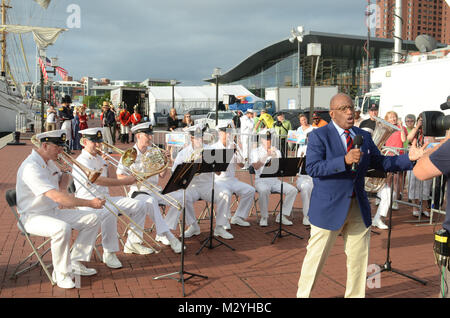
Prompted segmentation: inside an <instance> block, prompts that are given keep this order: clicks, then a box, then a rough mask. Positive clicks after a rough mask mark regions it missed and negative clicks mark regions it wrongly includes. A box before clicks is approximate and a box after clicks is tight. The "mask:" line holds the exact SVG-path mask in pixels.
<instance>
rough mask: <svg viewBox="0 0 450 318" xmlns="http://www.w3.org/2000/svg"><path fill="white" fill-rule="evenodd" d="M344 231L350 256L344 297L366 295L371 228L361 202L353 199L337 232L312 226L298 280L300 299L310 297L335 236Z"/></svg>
mask: <svg viewBox="0 0 450 318" xmlns="http://www.w3.org/2000/svg"><path fill="white" fill-rule="evenodd" d="M330 213H332V211H330ZM341 232H342V235H343V238H344V248H345V254H346V255H347V283H346V289H345V297H346V298H350V297H355V298H364V297H365V291H366V275H367V263H368V258H369V242H370V227H368V228H367V227H366V226H365V224H364V222H363V219H362V216H361V212H360V209H359V206H358V201H357V200H356V198H353V199H352V200H351V203H350V208H349V211H348V214H347V218H346V220H345V222H344V225H343V226H342V227H341V228H340V229H339V230H338V231H330V230H325V229H322V228H319V227H316V226H314V225H311V237H310V239H309V241H308V246H307V248H306V249H307V252H306V256H305V258H304V259H303V266H302V270H301V274H300V279H299V281H298V290H297V297H298V298H307V297H309V295H310V293H311V290H312V289H313V288H314V285H315V283H316V281H317V278H318V277H319V275H320V273H321V272H322V269H323V266H324V265H325V262H326V260H327V258H328V255H329V253H330V251H331V249H332V248H333V246H334V243H335V241H336V238H337V237H338V235H339V233H341Z"/></svg>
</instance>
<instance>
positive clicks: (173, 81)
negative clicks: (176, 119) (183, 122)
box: [170, 80, 177, 108]
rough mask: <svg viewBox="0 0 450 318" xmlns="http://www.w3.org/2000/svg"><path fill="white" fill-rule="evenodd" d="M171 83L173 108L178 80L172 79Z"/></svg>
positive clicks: (173, 106)
mask: <svg viewBox="0 0 450 318" xmlns="http://www.w3.org/2000/svg"><path fill="white" fill-rule="evenodd" d="M170 85H171V86H172V108H175V85H177V81H176V80H170Z"/></svg>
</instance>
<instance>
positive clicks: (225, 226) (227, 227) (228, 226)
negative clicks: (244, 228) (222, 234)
mask: <svg viewBox="0 0 450 318" xmlns="http://www.w3.org/2000/svg"><path fill="white" fill-rule="evenodd" d="M223 228H224V229H225V230H231V224H230V223H227V224H225V225H224V226H223Z"/></svg>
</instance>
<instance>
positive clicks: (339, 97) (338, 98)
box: [330, 93, 353, 110]
mask: <svg viewBox="0 0 450 318" xmlns="http://www.w3.org/2000/svg"><path fill="white" fill-rule="evenodd" d="M344 104H347V105H353V100H352V99H351V97H350V96H348V95H347V94H345V93H337V94H336V95H334V96H333V97H332V98H331V100H330V110H332V109H337V108H339V107H340V106H342V105H344Z"/></svg>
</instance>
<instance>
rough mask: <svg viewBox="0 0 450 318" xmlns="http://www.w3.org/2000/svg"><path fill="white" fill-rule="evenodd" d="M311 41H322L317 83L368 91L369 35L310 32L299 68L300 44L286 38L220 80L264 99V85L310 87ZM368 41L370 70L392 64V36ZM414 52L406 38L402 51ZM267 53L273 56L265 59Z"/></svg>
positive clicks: (354, 91) (342, 89)
mask: <svg viewBox="0 0 450 318" xmlns="http://www.w3.org/2000/svg"><path fill="white" fill-rule="evenodd" d="M308 43H320V44H321V55H320V57H319V59H318V65H317V66H316V67H315V68H317V73H316V82H315V85H316V86H338V87H339V91H340V92H344V93H347V94H349V95H351V96H352V97H355V96H356V95H360V94H363V93H365V92H366V91H367V90H368V87H369V85H368V75H367V74H368V72H367V56H368V55H367V50H366V47H367V38H365V37H363V36H361V37H357V36H345V35H336V34H327V33H319V32H310V33H309V35H306V36H305V37H304V40H303V42H302V43H301V45H300V70H299V65H298V63H299V56H298V44H297V42H295V43H290V42H289V41H287V40H285V41H282V42H279V43H277V44H275V45H272V46H270V47H268V48H266V49H263V50H261V51H260V52H257V53H255V55H254V56H253V58H249V59H247V60H246V61H244V62H242V63H241V64H239V66H237V67H236V68H235V69H233V70H230V71H229V74H224V75H223V76H222V78H221V80H220V82H221V83H226V84H240V85H243V86H245V87H246V88H247V89H249V90H250V91H251V92H252V93H253V94H255V95H257V96H259V97H262V98H264V90H265V88H269V87H298V85H299V82H300V85H301V86H310V85H311V79H312V78H313V76H312V72H311V71H312V69H313V67H312V66H313V59H312V57H311V56H307V45H308ZM369 44H370V47H369V49H368V51H369V52H370V54H369V61H370V63H369V69H370V68H374V67H379V66H385V65H389V64H392V52H393V47H394V41H393V40H392V39H377V38H376V39H371V40H370V41H369ZM277 47H278V52H277ZM265 50H267V52H265ZM412 51H417V48H416V47H415V45H414V42H412V41H404V42H403V53H404V54H405V55H406V54H408V53H409V52H412ZM270 55H271V56H270ZM259 56H261V58H260V57H259ZM267 56H270V57H269V58H265V57H267ZM246 64H251V65H246ZM299 74H300V76H299ZM299 77H300V81H299Z"/></svg>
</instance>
